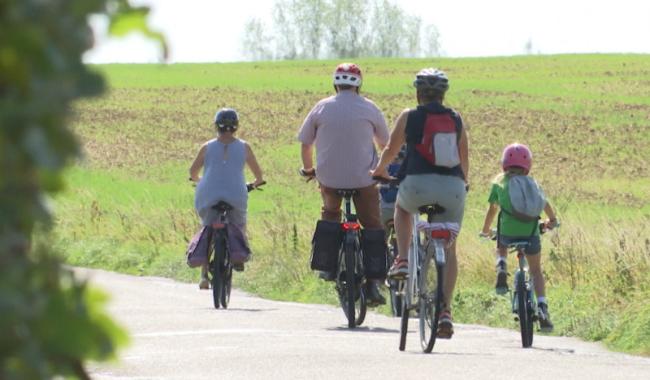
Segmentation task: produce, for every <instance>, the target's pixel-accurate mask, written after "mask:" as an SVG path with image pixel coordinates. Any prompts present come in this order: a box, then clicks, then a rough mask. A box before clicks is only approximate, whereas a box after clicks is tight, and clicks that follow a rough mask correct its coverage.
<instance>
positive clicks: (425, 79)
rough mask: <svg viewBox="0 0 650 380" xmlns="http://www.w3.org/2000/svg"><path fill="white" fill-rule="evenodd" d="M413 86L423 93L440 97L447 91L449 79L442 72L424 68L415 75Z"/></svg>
mask: <svg viewBox="0 0 650 380" xmlns="http://www.w3.org/2000/svg"><path fill="white" fill-rule="evenodd" d="M413 86H414V87H415V88H417V89H418V91H422V92H424V93H428V94H439V95H442V94H444V93H445V92H447V90H449V78H447V74H445V72H444V71H442V70H438V69H434V68H426V69H422V70H420V71H419V72H418V73H417V74H416V75H415V80H414V81H413Z"/></svg>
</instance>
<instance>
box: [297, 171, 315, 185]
mask: <svg viewBox="0 0 650 380" xmlns="http://www.w3.org/2000/svg"><path fill="white" fill-rule="evenodd" d="M298 173H299V174H300V176H301V177H305V178H307V182H309V181H311V180H312V179H314V178H316V169H314V168H310V169H305V168H301V169H300V170H298Z"/></svg>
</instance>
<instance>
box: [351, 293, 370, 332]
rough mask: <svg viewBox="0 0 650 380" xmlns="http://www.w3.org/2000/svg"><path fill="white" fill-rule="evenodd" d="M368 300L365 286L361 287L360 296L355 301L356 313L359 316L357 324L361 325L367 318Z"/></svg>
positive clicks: (356, 319) (356, 320)
mask: <svg viewBox="0 0 650 380" xmlns="http://www.w3.org/2000/svg"><path fill="white" fill-rule="evenodd" d="M366 302H367V300H366V292H365V291H364V290H363V288H360V289H359V298H357V300H356V302H355V313H356V316H357V317H356V318H355V320H354V322H355V324H356V325H357V326H361V324H362V323H363V321H364V320H365V319H366V311H367V307H368V305H367V303H366Z"/></svg>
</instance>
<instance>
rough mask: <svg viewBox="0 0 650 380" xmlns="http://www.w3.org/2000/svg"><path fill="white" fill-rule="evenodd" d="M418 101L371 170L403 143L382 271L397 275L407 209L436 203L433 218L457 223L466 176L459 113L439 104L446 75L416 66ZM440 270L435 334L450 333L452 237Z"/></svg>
mask: <svg viewBox="0 0 650 380" xmlns="http://www.w3.org/2000/svg"><path fill="white" fill-rule="evenodd" d="M413 85H414V87H415V88H416V97H417V101H418V106H417V107H416V108H415V109H406V110H404V111H403V112H402V113H401V114H400V115H399V116H398V118H397V120H396V122H395V128H394V129H393V131H392V133H391V136H390V140H389V142H388V146H387V147H386V149H384V151H383V152H382V155H381V159H380V162H379V164H378V165H377V168H376V169H375V170H374V171H373V172H372V175H373V176H380V177H388V173H387V169H386V167H387V166H388V163H389V162H391V161H392V160H393V158H394V157H395V156H397V154H398V152H399V150H400V147H401V146H402V145H403V144H404V143H406V158H405V161H404V164H403V165H404V172H403V173H404V174H405V178H404V180H403V181H402V182H401V184H400V186H399V191H398V193H397V203H396V205H395V231H396V233H397V251H398V257H397V258H396V259H395V261H394V262H393V265H392V266H391V268H390V270H389V272H388V275H389V277H392V278H395V279H403V278H405V276H406V275H407V274H408V262H407V261H408V247H409V242H410V237H411V233H412V229H413V228H414V226H413V214H416V213H418V208H419V207H420V206H423V205H427V204H433V203H437V204H439V205H440V206H442V207H443V208H444V209H445V211H444V212H443V213H441V214H437V215H435V218H434V221H436V222H455V223H458V224H459V225H460V224H461V223H462V219H463V213H464V208H465V196H466V192H467V190H466V188H467V187H466V186H467V185H466V178H468V171H469V162H468V155H469V153H468V141H467V139H468V137H467V131H466V128H465V127H464V125H463V121H462V119H461V117H460V115H459V114H458V113H457V112H456V111H454V110H452V109H451V108H447V107H445V106H443V100H444V97H445V93H446V92H447V90H448V89H449V80H448V78H447V75H446V74H445V73H444V72H443V71H441V70H438V69H433V68H427V69H422V70H420V71H419V72H418V73H417V75H416V77H415V81H414V82H413ZM447 252H448V255H447V265H445V276H444V298H445V299H444V302H445V307H444V310H443V311H442V312H441V315H440V324H439V329H438V336H439V337H440V338H451V336H452V334H453V324H452V316H451V300H452V295H453V291H454V286H455V284H456V277H457V275H458V264H457V261H456V244H455V242H454V243H453V244H452V245H451V246H450V247H449V248H448V251H447Z"/></svg>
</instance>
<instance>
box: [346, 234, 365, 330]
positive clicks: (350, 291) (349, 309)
mask: <svg viewBox="0 0 650 380" xmlns="http://www.w3.org/2000/svg"><path fill="white" fill-rule="evenodd" d="M348 239H349V237H346V240H348ZM344 254H345V292H346V294H345V295H346V300H345V301H346V302H345V305H344V308H345V310H346V313H345V315H346V317H347V318H348V327H349V328H351V329H352V328H354V327H355V326H356V318H355V304H356V293H357V292H356V290H357V284H356V282H357V281H356V276H355V272H356V271H355V264H356V263H355V261H356V260H355V251H354V247H353V245H352V244H351V242H350V241H346V243H345V252H344ZM359 298H361V297H359Z"/></svg>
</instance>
